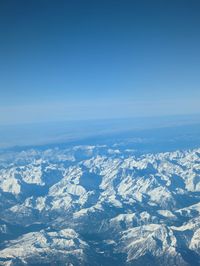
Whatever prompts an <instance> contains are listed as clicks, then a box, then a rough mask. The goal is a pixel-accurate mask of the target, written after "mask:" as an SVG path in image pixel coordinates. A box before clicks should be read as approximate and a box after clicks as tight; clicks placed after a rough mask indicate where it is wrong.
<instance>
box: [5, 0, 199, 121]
mask: <svg viewBox="0 0 200 266" xmlns="http://www.w3.org/2000/svg"><path fill="white" fill-rule="evenodd" d="M199 14H200V1H198V0H196V1H194V0H187V1H186V0H166V1H165V0H158V1H154V0H152V1H143V0H137V1H134V0H130V1H128V0H121V1H119V0H115V1H112V0H91V1H88V0H84V1H83V0H71V1H67V0H65V1H62V0H55V1H52V0H28V1H27V0H24V1H21V0H18V1H16V0H13V1H10V0H2V1H0V73H1V78H0V124H4V123H24V122H37V121H39V122H41V121H56V120H58V121H61V120H68V119H70V120H73V119H88V118H113V117H131V116H133V117H134V116H146V115H162V114H163V115H168V114H169V115H170V114H189V113H198V112H200V104H199V103H200V86H199V85H200V48H199V47H200V15H199Z"/></svg>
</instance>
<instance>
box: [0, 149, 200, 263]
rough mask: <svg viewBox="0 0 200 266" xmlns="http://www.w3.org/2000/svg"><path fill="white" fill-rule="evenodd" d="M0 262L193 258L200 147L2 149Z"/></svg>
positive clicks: (198, 239)
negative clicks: (159, 150)
mask: <svg viewBox="0 0 200 266" xmlns="http://www.w3.org/2000/svg"><path fill="white" fill-rule="evenodd" d="M0 197H1V201H0V217H1V219H0V240H1V243H0V265H35V266H36V265H91V266H92V265H93V266H95V265H152V266H153V265H169V266H174V265H180V266H184V265H193V266H194V265H195V266H196V265H200V149H193V150H185V151H174V152H166V153H156V154H144V155H140V156H139V155H137V153H136V152H135V151H134V150H132V149H121V147H120V145H116V144H113V145H110V146H107V145H101V146H98V145H96V146H75V147H72V148H51V149H50V148H49V149H43V150H41V149H26V150H24V151H19V152H11V151H10V152H6V153H4V154H0Z"/></svg>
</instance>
